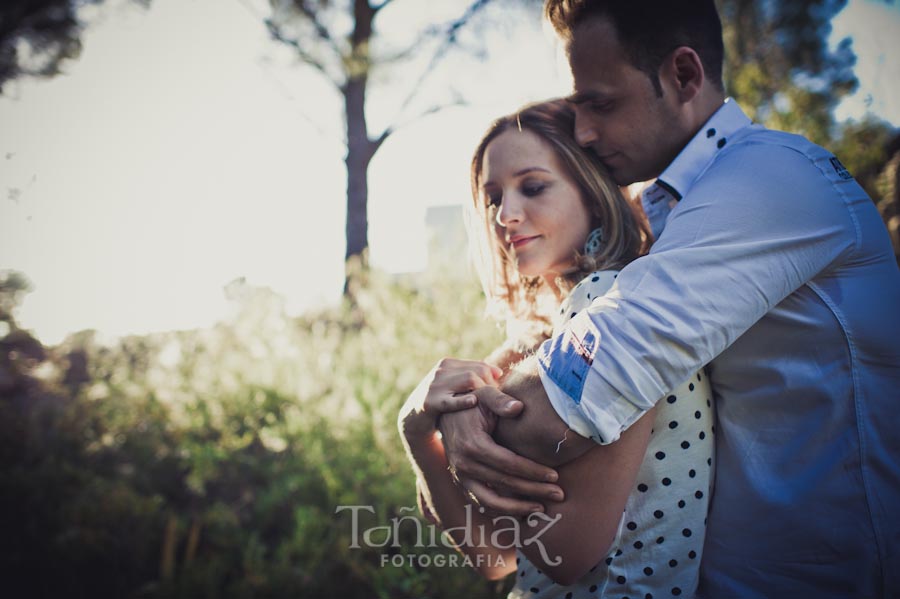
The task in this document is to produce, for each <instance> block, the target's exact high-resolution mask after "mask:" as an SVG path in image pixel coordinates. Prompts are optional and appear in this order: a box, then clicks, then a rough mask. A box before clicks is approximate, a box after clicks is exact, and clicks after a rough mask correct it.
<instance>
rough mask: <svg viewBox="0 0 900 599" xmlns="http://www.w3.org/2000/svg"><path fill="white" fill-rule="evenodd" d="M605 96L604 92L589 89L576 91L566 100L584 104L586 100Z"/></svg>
mask: <svg viewBox="0 0 900 599" xmlns="http://www.w3.org/2000/svg"><path fill="white" fill-rule="evenodd" d="M602 97H603V95H602V94H598V93H597V92H593V91H588V92H576V93H574V94H572V95H571V96H569V97H568V98H566V102H568V103H569V104H575V105H576V106H577V105H578V104H584V103H585V102H590V101H592V100H599V99H601V98H602Z"/></svg>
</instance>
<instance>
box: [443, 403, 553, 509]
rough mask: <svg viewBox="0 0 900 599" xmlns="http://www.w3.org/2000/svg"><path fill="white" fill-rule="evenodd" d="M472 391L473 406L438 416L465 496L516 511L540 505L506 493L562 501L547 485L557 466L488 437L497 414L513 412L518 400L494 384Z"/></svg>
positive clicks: (516, 410)
mask: <svg viewBox="0 0 900 599" xmlns="http://www.w3.org/2000/svg"><path fill="white" fill-rule="evenodd" d="M474 394H475V396H476V397H477V398H478V406H477V407H476V408H473V409H469V410H462V411H459V412H453V413H447V414H443V415H442V416H441V419H440V430H441V433H442V434H443V440H444V447H445V451H446V453H447V461H448V462H450V470H451V472H453V473H454V476H456V477H457V479H458V480H459V481H460V482H461V483H462V484H463V485H464V486H465V488H466V489H467V490H468V491H469V494H470V496H473V499H475V500H476V501H477V503H479V504H480V505H483V506H484V507H486V508H489V509H491V510H494V511H497V512H501V513H505V514H516V515H525V514H529V513H531V512H535V511H542V510H543V506H542V505H540V504H538V503H535V501H533V500H523V499H517V498H515V497H509V496H505V495H506V494H516V495H524V496H526V497H529V498H533V499H534V500H538V501H542V500H552V501H561V500H562V499H563V492H562V489H561V488H560V487H559V486H557V485H554V484H550V483H552V482H555V481H556V480H557V479H558V475H557V473H556V471H554V470H552V469H551V468H548V467H546V466H542V465H541V464H538V463H537V462H533V461H531V460H529V459H527V458H523V457H521V456H519V455H516V454H515V453H513V452H512V451H510V450H508V449H506V448H504V447H501V446H500V445H498V444H497V443H496V442H495V441H494V439H493V438H492V436H491V435H492V433H493V432H494V428H495V426H496V424H497V418H498V417H500V418H513V417H515V416H517V415H518V414H519V413H520V412H521V411H522V408H523V405H522V402H520V401H518V400H516V399H514V398H512V397H510V396H508V395H505V394H504V393H501V392H500V391H499V390H497V389H496V388H495V387H489V386H485V387H481V388H479V389H476V390H475V391H474ZM501 493H502V494H501Z"/></svg>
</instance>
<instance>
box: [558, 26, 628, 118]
mask: <svg viewBox="0 0 900 599" xmlns="http://www.w3.org/2000/svg"><path fill="white" fill-rule="evenodd" d="M566 56H567V58H568V61H569V67H570V69H571V72H572V80H573V84H574V93H573V94H572V96H570V97H569V98H568V99H569V101H571V102H573V103H575V104H580V103H583V102H587V101H597V100H602V99H603V98H604V97H605V96H607V95H613V94H614V93H615V91H616V88H617V87H618V86H620V85H621V83H622V76H623V74H624V73H626V72H627V71H630V70H633V69H634V67H633V65H632V64H631V61H630V60H629V59H628V57H627V55H626V53H625V50H624V49H623V48H622V46H621V44H620V43H619V40H618V36H617V35H616V30H615V28H614V26H613V25H612V23H610V22H609V20H608V19H606V18H603V17H594V18H590V19H587V20H585V21H584V22H582V23H580V24H579V25H578V26H576V27H575V29H574V30H573V31H572V36H571V38H570V39H569V40H567V43H566Z"/></svg>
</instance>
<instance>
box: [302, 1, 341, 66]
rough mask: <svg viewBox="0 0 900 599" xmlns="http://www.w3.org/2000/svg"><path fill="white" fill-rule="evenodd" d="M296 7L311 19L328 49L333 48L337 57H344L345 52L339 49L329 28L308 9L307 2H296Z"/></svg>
mask: <svg viewBox="0 0 900 599" xmlns="http://www.w3.org/2000/svg"><path fill="white" fill-rule="evenodd" d="M295 6H296V7H297V8H298V9H299V10H300V12H301V13H302V14H303V16H304V17H306V18H307V19H309V22H310V23H311V24H312V26H313V29H315V31H316V35H318V36H319V39H320V40H322V41H323V42H325V43H326V44H328V47H329V48H331V50H332V51H333V52H334V53H335V55H337V56H343V55H344V52H343V51H341V49H340V47H338V45H337V42H335V39H334V37H333V36H332V35H331V32H330V31H328V28H327V27H325V26H324V25H322V22H321V21H320V20H319V13H318V12H316V11H315V10H313V9H311V8H310V7H308V6H307V5H306V2H304V1H302V0H301V1H300V2H295Z"/></svg>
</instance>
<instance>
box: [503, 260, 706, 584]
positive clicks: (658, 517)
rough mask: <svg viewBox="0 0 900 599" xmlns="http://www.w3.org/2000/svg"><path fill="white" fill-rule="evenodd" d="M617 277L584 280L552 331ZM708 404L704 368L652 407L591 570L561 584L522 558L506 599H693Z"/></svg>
mask: <svg viewBox="0 0 900 599" xmlns="http://www.w3.org/2000/svg"><path fill="white" fill-rule="evenodd" d="M616 275H617V273H616V272H615V271H598V272H594V273H591V274H590V275H588V276H587V277H585V278H584V279H583V280H582V281H581V282H580V283H579V284H578V285H577V286H576V287H575V288H574V289H573V290H572V292H571V293H570V294H569V296H568V298H566V300H565V301H564V302H563V304H562V308H561V311H560V313H559V318H558V321H557V322H556V323H555V329H556V330H557V331H558V330H559V329H560V328H561V327H562V325H563V324H565V322H567V321H568V320H569V319H571V318H572V317H573V316H575V314H577V313H578V312H579V311H580V310H583V309H585V308H586V307H588V306H589V305H590V303H591V301H592V299H593V298H595V297H597V296H601V295H603V294H605V293H606V292H607V291H608V290H609V288H610V287H612V286H613V284H614V282H615V278H616ZM711 398H712V394H711V393H710V389H709V383H708V382H707V379H706V374H705V373H704V372H703V371H702V370H701V371H700V372H698V373H697V374H695V375H693V376H692V377H691V378H690V379H689V380H687V381H685V382H684V383H683V384H681V385H679V386H678V387H677V388H676V389H674V390H673V391H672V392H671V393H669V394H668V395H667V396H666V397H664V398H663V399H662V400H661V401H660V402H659V403H658V404H657V409H656V419H655V421H654V426H653V429H652V432H651V434H650V443H649V445H648V447H647V454H646V455H645V456H644V461H643V463H642V464H641V467H640V470H639V471H638V476H637V479H636V480H635V488H634V489H632V491H631V494H630V495H629V497H628V500H627V502H626V504H625V511H624V513H623V515H622V520H621V522H620V523H619V530H618V533H617V535H616V538H615V540H614V541H613V544H612V545H611V546H610V550H609V553H607V554H606V555H605V556H601V559H600V560H599V562H598V563H597V565H596V566H594V567H593V568H591V570H590V572H588V573H587V574H585V575H584V577H582V578H581V580H579V581H578V582H576V583H574V584H572V585H569V586H562V585H559V584H556V583H554V582H553V580H552V579H551V578H549V577H548V576H547V575H545V574H543V573H542V572H541V571H540V570H539V569H538V568H537V567H535V566H534V565H532V564H531V562H529V561H528V558H526V557H525V555H524V554H522V553H519V554H518V555H517V558H516V563H517V568H516V573H515V576H516V583H515V587H514V588H513V589H512V591H511V592H510V594H509V599H523V598H526V597H527V598H542V599H543V598H548V597H559V598H565V599H581V598H587V597H597V598H601V597H602V598H615V599H621V598H623V597H629V598H631V599H651V598H656V599H659V598H662V597H687V598H690V597H693V596H694V594H695V592H696V590H697V583H698V579H699V570H700V558H701V556H702V553H703V538H704V536H705V532H706V530H705V527H706V514H707V508H708V503H709V495H710V491H711V486H712V481H713V469H714V456H713V438H712V437H713V433H714V427H713V411H712V401H711ZM585 517H589V516H588V515H585Z"/></svg>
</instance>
